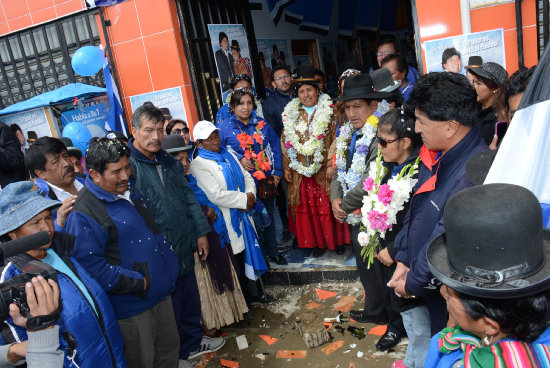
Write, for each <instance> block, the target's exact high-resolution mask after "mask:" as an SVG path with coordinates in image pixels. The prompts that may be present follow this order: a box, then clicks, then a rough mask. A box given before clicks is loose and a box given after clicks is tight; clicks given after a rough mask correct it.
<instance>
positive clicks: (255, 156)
mask: <svg viewBox="0 0 550 368" xmlns="http://www.w3.org/2000/svg"><path fill="white" fill-rule="evenodd" d="M264 127H265V121H263V120H261V121H260V122H258V125H257V126H256V132H255V133H254V134H253V135H252V137H251V136H250V135H248V134H246V133H244V132H243V133H241V134H237V140H238V141H239V145H240V146H241V148H242V149H243V151H244V157H246V158H247V159H249V160H250V159H252V162H253V163H254V168H255V171H254V173H252V176H253V177H255V178H256V179H257V180H262V179H265V178H266V176H265V173H264V171H269V170H271V161H269V159H268V158H267V155H266V153H265V151H264V135H263V133H262V131H261V130H262V129H263V128H264ZM254 142H256V143H258V144H259V145H260V152H258V153H255V152H254V147H253V145H254Z"/></svg>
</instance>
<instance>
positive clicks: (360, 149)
mask: <svg viewBox="0 0 550 368" xmlns="http://www.w3.org/2000/svg"><path fill="white" fill-rule="evenodd" d="M377 125H378V118H377V117H376V116H372V115H371V117H369V119H368V120H367V122H366V123H365V125H364V126H363V127H362V128H361V129H360V132H361V133H362V134H363V136H362V137H361V138H360V139H358V140H357V141H356V142H355V153H354V154H353V159H352V161H351V166H350V168H349V170H346V163H347V162H346V153H347V152H348V150H349V149H350V143H351V138H352V136H353V133H354V128H353V125H352V124H351V123H350V122H348V123H347V124H346V125H344V126H343V127H341V128H340V135H339V136H338V138H336V168H337V170H338V171H337V174H336V175H337V179H338V181H339V182H340V184H341V185H342V190H343V192H344V196H345V195H346V194H347V192H348V191H349V190H350V189H352V188H353V187H355V186H356V185H357V183H359V181H360V180H361V176H363V174H364V173H365V171H366V170H367V164H366V162H365V161H366V158H367V156H368V154H369V146H370V144H371V143H372V140H373V139H374V137H375V136H376V127H377ZM358 134H359V133H358ZM346 221H347V222H348V223H349V224H351V225H357V224H358V223H360V222H361V215H360V214H355V213H351V214H349V215H348V217H347V219H346Z"/></svg>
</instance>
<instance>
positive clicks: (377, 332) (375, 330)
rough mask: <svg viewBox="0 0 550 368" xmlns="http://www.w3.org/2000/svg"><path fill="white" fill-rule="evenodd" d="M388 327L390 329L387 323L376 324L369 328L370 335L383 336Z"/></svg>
mask: <svg viewBox="0 0 550 368" xmlns="http://www.w3.org/2000/svg"><path fill="white" fill-rule="evenodd" d="M387 329H388V326H386V325H381V326H376V327H373V328H371V329H370V330H369V335H376V336H382V335H384V334H385V333H386V330H387Z"/></svg>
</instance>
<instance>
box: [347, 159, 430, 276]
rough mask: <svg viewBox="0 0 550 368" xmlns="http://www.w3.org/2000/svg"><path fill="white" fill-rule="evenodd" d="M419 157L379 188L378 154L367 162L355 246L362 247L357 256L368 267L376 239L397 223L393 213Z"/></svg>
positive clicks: (403, 200) (401, 205)
mask: <svg viewBox="0 0 550 368" xmlns="http://www.w3.org/2000/svg"><path fill="white" fill-rule="evenodd" d="M419 163H420V157H418V158H417V159H416V161H415V162H414V163H412V164H408V165H407V166H405V167H403V169H401V171H400V172H399V174H398V175H396V176H394V177H393V178H391V179H390V180H388V182H387V183H386V184H382V185H380V182H381V180H382V178H383V177H384V176H385V175H386V172H387V169H386V168H385V167H384V166H383V165H382V153H381V152H380V150H378V156H377V157H376V161H373V162H371V164H370V167H369V176H368V177H367V179H365V181H364V182H363V188H364V189H365V191H366V192H367V194H366V195H365V196H364V197H363V207H362V208H361V217H362V220H361V232H360V233H359V236H358V239H357V240H358V241H359V244H360V245H361V246H362V247H363V249H362V250H361V256H362V257H363V260H364V261H365V262H367V267H369V268H370V265H371V264H372V262H373V260H374V254H375V253H376V252H377V251H378V250H379V249H380V239H384V238H385V236H386V231H388V230H389V229H391V228H392V226H393V225H394V224H395V223H396V222H397V219H396V218H397V213H398V212H399V211H401V210H402V209H403V208H404V204H405V203H406V202H407V201H408V200H409V198H410V193H411V191H412V189H413V187H414V185H415V184H416V182H417V181H418V180H417V179H414V178H413V177H414V175H415V174H416V173H418V164H419Z"/></svg>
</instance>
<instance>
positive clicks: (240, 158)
mask: <svg viewBox="0 0 550 368" xmlns="http://www.w3.org/2000/svg"><path fill="white" fill-rule="evenodd" d="M220 45H221V46H222V48H223V49H224V50H225V52H226V53H227V52H228V49H229V42H228V39H227V36H225V35H224V34H220ZM231 48H232V51H233V58H234V59H235V60H237V61H239V60H240V59H239V58H240V55H239V45H238V44H237V43H236V42H232V47H231ZM229 56H230V55H229V54H227V56H226V57H229ZM457 59H458V62H457ZM377 61H378V68H377V69H376V70H374V71H372V72H371V73H363V72H361V71H360V70H358V69H349V70H346V71H345V72H344V73H342V75H341V76H340V78H339V79H338V97H337V98H334V99H332V98H331V97H330V96H329V95H328V94H326V93H325V91H324V88H325V87H323V84H322V80H321V78H322V73H321V74H320V71H318V70H316V69H315V68H314V67H313V66H312V65H301V66H299V67H298V68H296V70H294V71H293V72H291V70H290V69H289V68H288V66H286V65H283V64H280V65H275V66H274V67H273V69H272V70H271V73H270V76H269V79H270V81H271V83H272V92H271V93H270V94H269V96H268V97H267V98H266V99H265V100H263V101H260V100H259V99H258V98H257V97H256V96H255V94H254V92H253V90H252V81H251V78H250V74H249V73H247V70H248V67H247V63H246V61H243V62H242V64H243V65H242V68H241V69H242V70H241V69H239V70H241V71H242V73H236V70H237V69H235V73H236V74H235V73H234V75H232V76H231V78H229V77H228V80H227V88H228V89H229V92H230V93H229V95H228V97H227V100H226V104H224V105H223V106H222V107H221V108H220V110H219V111H218V115H217V116H216V120H215V122H208V121H199V122H196V123H194V124H192V128H191V129H190V126H189V125H188V124H187V122H185V121H183V120H176V119H166V117H165V114H164V113H163V111H162V109H159V108H158V107H156V106H154V105H153V104H152V103H150V102H146V103H144V104H143V105H142V106H140V107H138V108H137V109H136V110H135V111H134V113H133V115H132V121H131V137H130V139H128V138H127V137H126V136H124V135H123V134H122V133H120V132H110V133H109V134H107V136H106V137H101V138H93V139H92V140H91V141H90V142H89V144H88V148H87V150H86V151H85V152H82V151H80V150H79V149H78V148H76V147H74V146H73V144H72V142H71V141H70V139H66V138H62V139H57V138H53V137H39V138H38V139H36V140H35V141H33V142H31V143H32V144H29V147H28V148H25V139H24V136H23V137H22V139H21V137H20V135H21V136H22V134H20V133H21V129H20V128H19V127H17V126H12V127H11V128H10V127H7V126H6V125H5V124H2V123H0V145H1V146H2V150H1V151H0V157H1V160H0V161H1V164H0V186H1V187H2V190H1V191H0V235H1V236H2V241H3V242H7V241H10V240H15V239H23V238H25V237H26V236H29V235H32V234H35V233H38V232H41V231H45V232H46V233H47V234H48V236H49V240H50V241H49V243H48V244H46V245H44V246H42V247H40V248H38V249H34V250H31V251H28V252H26V253H24V254H20V255H16V256H12V257H10V258H8V259H7V260H6V261H5V267H4V268H3V271H2V273H1V279H0V281H1V282H5V281H7V280H9V279H13V278H15V277H18V276H19V275H21V274H24V273H25V272H28V270H29V269H30V268H29V267H30V266H31V265H34V266H36V264H41V265H43V266H42V267H43V268H44V269H45V270H47V271H48V272H50V273H51V274H53V275H56V277H55V278H52V279H51V280H48V281H46V280H45V279H44V278H43V277H42V276H38V277H35V278H33V279H32V282H28V283H26V289H25V290H26V291H27V294H28V296H29V298H28V299H29V305H30V307H31V310H30V314H28V315H26V316H24V317H26V318H28V320H27V321H22V318H23V317H22V316H21V314H19V309H18V308H16V307H15V306H10V318H9V319H7V320H6V321H5V323H4V324H3V327H2V333H1V334H0V338H1V339H2V343H3V344H5V346H4V347H3V349H0V355H1V356H0V362H1V363H2V364H3V363H4V362H5V363H10V364H15V363H17V362H18V361H21V360H22V359H25V356H27V362H28V363H29V366H32V363H31V362H33V361H34V362H36V356H35V355H34V353H35V352H36V349H35V350H33V349H32V348H31V347H36V343H33V344H31V342H30V338H31V337H32V336H39V337H35V339H37V338H43V336H42V335H36V334H37V333H39V332H40V331H42V332H43V333H49V334H48V335H47V336H48V339H49V340H55V341H54V344H53V345H52V346H53V350H52V349H50V350H47V351H46V349H45V350H44V352H45V353H47V354H49V355H47V358H44V359H45V360H44V361H48V362H49V363H48V364H51V365H43V366H47V367H50V366H51V367H54V366H60V365H61V364H64V365H65V366H67V367H69V366H71V364H74V365H75V366H81V367H83V366H98V367H106V366H114V367H126V366H129V367H176V366H178V361H180V364H189V362H188V360H189V359H193V358H196V357H198V356H200V355H202V354H204V353H207V352H212V351H216V350H218V349H220V348H221V347H222V346H223V345H224V339H223V338H221V337H218V336H219V333H220V329H221V328H222V327H224V326H228V325H231V324H233V323H235V322H238V321H240V320H243V319H249V318H251V317H252V316H253V309H252V304H253V303H255V302H260V303H267V302H270V301H272V300H273V299H272V297H271V296H270V295H268V294H267V293H266V292H265V290H264V288H263V284H262V282H261V277H262V274H264V273H265V272H266V271H267V270H268V269H269V268H270V267H271V264H272V263H276V264H278V265H285V264H287V259H286V258H285V252H286V251H288V249H289V248H290V247H291V246H292V247H294V248H309V249H312V256H313V257H321V256H322V255H323V254H324V253H325V252H327V251H329V252H332V251H334V252H335V253H337V254H343V253H344V252H345V250H346V247H347V246H349V247H351V249H352V252H353V253H354V255H355V258H356V263H357V271H358V275H359V279H360V281H361V283H362V285H363V287H364V289H365V294H366V297H365V304H364V308H363V309H360V310H352V311H350V317H352V318H353V319H354V320H355V321H357V322H360V323H376V324H387V326H388V328H387V330H386V333H385V334H384V335H383V336H382V337H381V338H380V339H379V340H378V341H377V342H376V344H375V347H376V349H378V350H380V351H387V350H389V349H391V348H392V347H394V346H395V345H397V344H398V343H399V341H400V340H401V339H402V338H403V337H405V336H408V338H409V344H408V347H407V351H406V357H405V359H404V360H401V361H398V362H396V363H394V367H409V368H412V367H423V366H425V365H426V366H429V367H454V366H461V365H460V364H462V365H464V366H466V365H467V366H479V367H489V366H494V364H495V362H496V361H497V360H500V361H505V362H508V364H511V365H510V366H525V367H527V366H532V365H529V364H528V361H527V360H525V359H529V357H531V358H530V359H531V361H535V360H536V362H537V364H540V366H545V365H547V364H548V362H549V358H548V357H549V356H550V354H548V352H549V351H550V348H549V347H548V345H547V344H548V341H549V338H548V331H547V328H548V324H549V322H550V304H549V303H550V299H549V295H550V294H548V292H547V289H548V288H550V284H549V277H550V272H549V270H548V266H547V265H548V263H545V262H544V259H545V254H548V249H549V247H550V237H549V233H548V231H547V230H543V228H542V215H541V210H540V205H539V203H538V201H537V200H536V197H534V195H533V194H532V193H530V192H529V191H528V190H526V189H524V188H521V187H517V186H513V185H505V184H493V185H485V186H484V185H481V184H482V182H478V180H475V179H473V178H474V177H479V175H481V176H483V173H481V174H480V173H472V172H471V171H469V170H468V168H467V167H468V165H467V164H468V163H469V162H472V161H475V160H476V159H477V157H478V156H479V155H482V154H484V153H486V152H487V151H488V150H489V149H493V150H496V149H498V145H499V143H500V140H501V139H502V135H501V134H500V133H501V132H500V131H499V130H498V129H497V127H498V126H499V125H500V124H503V125H505V126H507V125H508V124H510V121H511V118H512V117H513V115H514V113H515V111H516V110H517V109H518V106H519V103H520V101H521V97H522V95H523V93H524V92H525V89H526V87H527V84H528V83H529V79H530V78H531V75H532V74H533V68H534V67H533V68H531V69H526V70H519V71H517V72H516V73H514V74H512V76H511V77H508V73H507V72H506V70H505V69H504V68H503V67H502V66H501V65H498V64H496V63H493V62H486V63H482V62H480V60H478V58H476V57H473V58H471V60H470V61H469V63H468V66H466V67H465V68H466V76H464V75H461V74H460V73H459V72H460V71H461V69H462V65H461V64H460V53H458V51H456V50H454V49H449V51H448V52H447V50H446V52H445V53H444V55H443V60H442V65H443V67H444V68H445V70H446V71H445V72H441V73H429V74H427V75H424V76H420V77H419V75H418V72H417V70H416V69H415V68H413V67H412V66H409V65H407V63H406V61H405V59H404V58H403V57H402V56H401V55H400V54H399V50H397V49H396V45H395V43H394V42H392V41H388V40H383V41H382V42H380V44H379V46H378V50H377ZM476 63H477V64H476ZM264 79H265V78H264ZM224 83H225V81H224ZM473 166H474V167H476V166H475V165H473ZM444 209H445V211H444ZM495 216H498V220H497V219H495ZM519 244H521V247H520V246H518V245H519ZM523 248H525V249H528V251H523V250H522V249H523ZM496 253H499V254H501V256H499V257H495V256H494V255H495V254H496ZM35 295H36V296H35ZM31 304H32V305H31ZM37 305H39V306H37ZM39 307H40V308H39ZM56 311H58V312H57V313H56ZM36 313H40V314H38V316H40V318H38V320H36V318H31V316H34V317H36V316H37V314H36ZM30 321H33V322H32V323H29V322H30ZM54 324H55V326H54ZM432 336H433V338H432ZM27 339H29V343H28V345H27V342H26V340H27ZM44 339H45V338H44ZM511 354H516V355H518V356H519V355H521V358H517V359H519V360H521V362H519V363H521V364H524V365H521V364H519V363H518V361H519V360H516V361H514V362H515V363H510V362H512V361H511V360H510V359H511V358H510V355H511ZM61 357H63V359H61ZM522 359H524V360H525V361H523V360H522ZM61 360H63V363H61ZM181 361H183V363H181ZM473 361H475V364H472V362H473ZM56 364H57V365H56ZM457 364H458V365H457ZM35 366H36V365H35ZM180 366H181V365H180ZM537 366H538V365H537Z"/></svg>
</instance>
